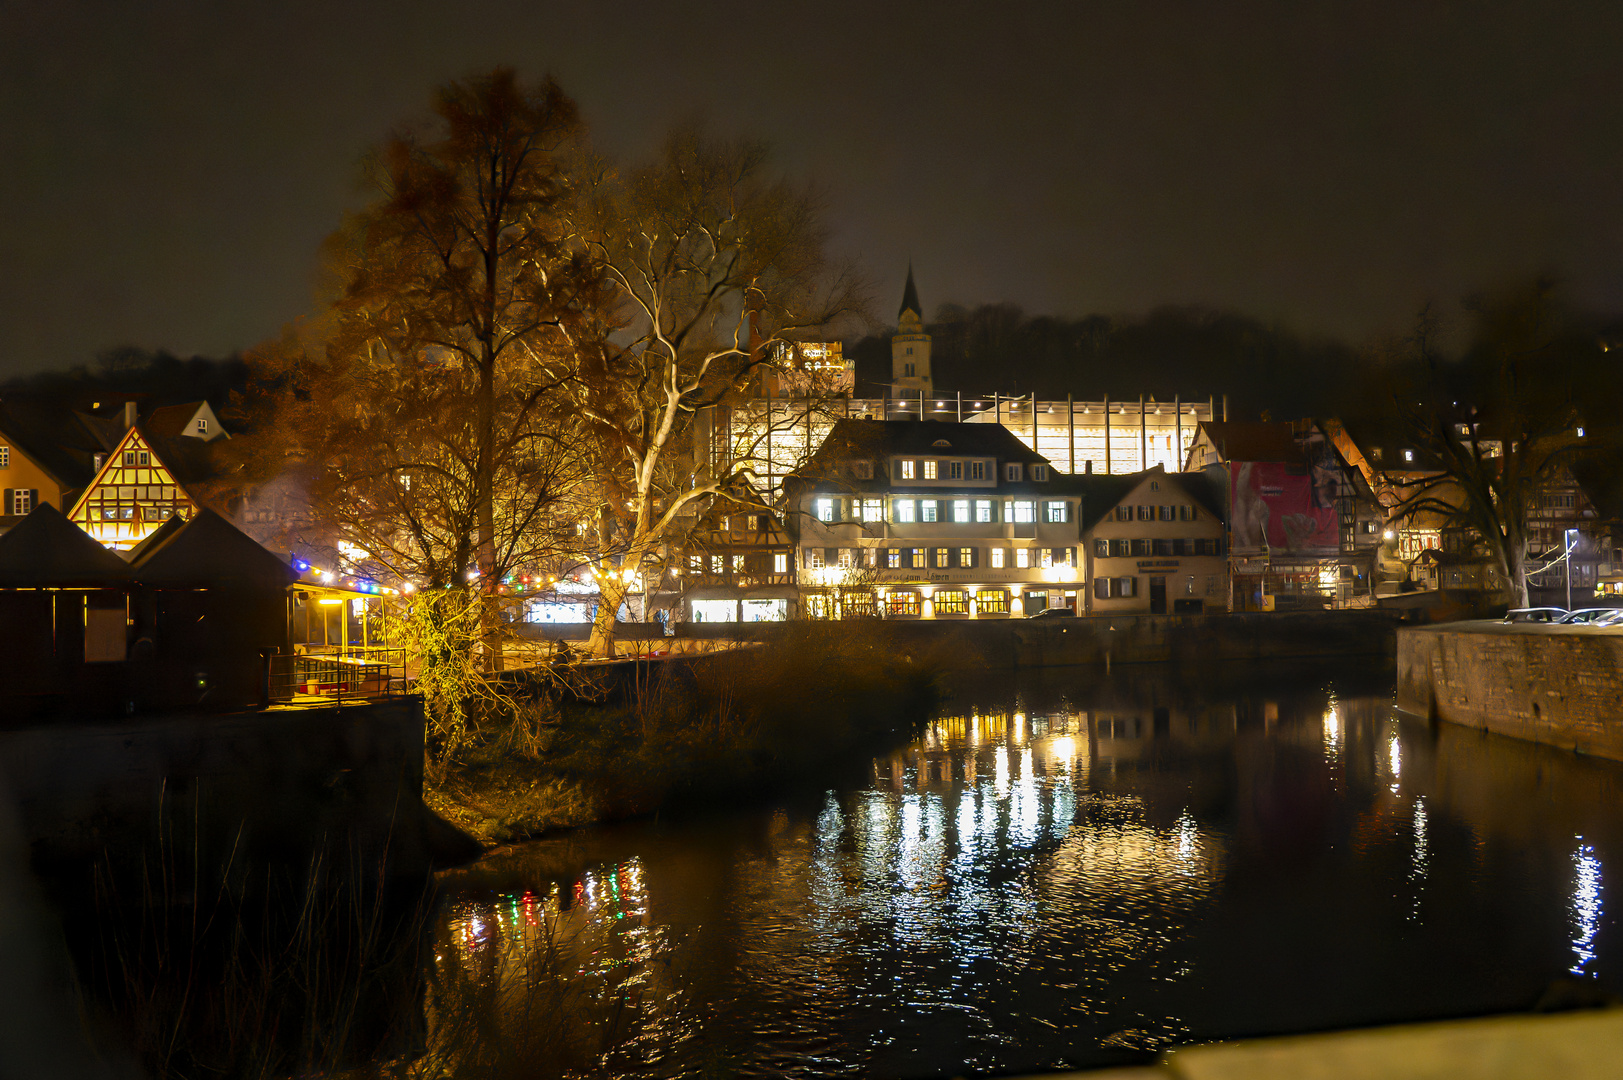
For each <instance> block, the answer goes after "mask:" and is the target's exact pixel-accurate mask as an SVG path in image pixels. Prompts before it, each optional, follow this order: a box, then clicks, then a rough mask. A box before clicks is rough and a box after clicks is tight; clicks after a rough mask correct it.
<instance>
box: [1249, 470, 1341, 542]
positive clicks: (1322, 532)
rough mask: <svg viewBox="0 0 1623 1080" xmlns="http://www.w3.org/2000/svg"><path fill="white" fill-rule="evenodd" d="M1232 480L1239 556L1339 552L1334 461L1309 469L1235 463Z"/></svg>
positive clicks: (1339, 534) (1339, 539)
mask: <svg viewBox="0 0 1623 1080" xmlns="http://www.w3.org/2000/svg"><path fill="white" fill-rule="evenodd" d="M1230 475H1231V476H1232V479H1233V490H1232V492H1231V502H1230V506H1231V507H1232V509H1233V516H1232V517H1231V518H1230V519H1229V520H1230V522H1231V523H1232V530H1233V544H1232V550H1233V551H1234V552H1235V554H1239V555H1256V554H1262V553H1265V552H1267V553H1272V554H1282V553H1289V554H1299V555H1310V556H1314V557H1322V556H1326V555H1334V554H1336V553H1337V552H1338V551H1339V550H1340V547H1341V533H1340V522H1339V519H1338V518H1337V515H1336V469H1335V465H1334V463H1333V462H1326V463H1325V464H1324V465H1322V466H1315V467H1314V468H1311V469H1307V470H1304V469H1302V468H1301V467H1300V466H1297V467H1292V466H1288V465H1286V464H1284V463H1283V462H1277V461H1245V462H1235V463H1234V464H1233V465H1232V466H1231V467H1230Z"/></svg>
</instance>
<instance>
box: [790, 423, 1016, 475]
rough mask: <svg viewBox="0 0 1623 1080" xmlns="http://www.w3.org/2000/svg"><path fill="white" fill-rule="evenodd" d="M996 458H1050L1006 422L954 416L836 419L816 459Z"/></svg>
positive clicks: (816, 460)
mask: <svg viewBox="0 0 1623 1080" xmlns="http://www.w3.org/2000/svg"><path fill="white" fill-rule="evenodd" d="M909 456H913V457H932V456H933V457H991V458H997V459H998V460H999V461H1018V462H1021V463H1029V464H1034V465H1046V464H1048V459H1047V458H1045V457H1043V456H1042V455H1041V454H1039V453H1037V452H1036V451H1035V450H1033V449H1031V447H1029V446H1027V445H1026V444H1025V443H1023V442H1021V441H1020V440H1019V439H1018V438H1016V437H1015V435H1014V433H1013V432H1011V431H1010V430H1009V429H1008V428H1006V427H1004V426H1003V425H1002V424H973V423H969V422H968V421H965V422H964V423H956V422H954V421H950V420H858V419H842V420H836V421H834V426H833V427H832V428H830V429H829V433H828V437H827V438H826V439H824V440H823V445H821V446H819V447H818V448H817V452H816V453H815V454H813V455H812V461H813V462H818V461H825V462H832V461H838V460H842V459H845V458H861V457H869V458H884V457H909Z"/></svg>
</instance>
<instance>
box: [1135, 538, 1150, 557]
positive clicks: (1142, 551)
mask: <svg viewBox="0 0 1623 1080" xmlns="http://www.w3.org/2000/svg"><path fill="white" fill-rule="evenodd" d="M1151 550H1152V549H1151V547H1150V542H1149V541H1148V540H1145V539H1140V540H1134V541H1133V554H1134V555H1137V556H1146V555H1149V554H1150V553H1151Z"/></svg>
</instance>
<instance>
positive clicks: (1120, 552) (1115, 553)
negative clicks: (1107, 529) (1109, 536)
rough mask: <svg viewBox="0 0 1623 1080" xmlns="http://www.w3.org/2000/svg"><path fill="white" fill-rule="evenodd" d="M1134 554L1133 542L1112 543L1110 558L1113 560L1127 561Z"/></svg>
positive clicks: (1114, 541)
mask: <svg viewBox="0 0 1623 1080" xmlns="http://www.w3.org/2000/svg"><path fill="white" fill-rule="evenodd" d="M1132 553H1133V542H1132V541H1131V540H1112V541H1110V557H1111V558H1112V559H1125V558H1127V557H1128V556H1129V555H1131V554H1132Z"/></svg>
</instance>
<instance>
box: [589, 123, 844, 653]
mask: <svg viewBox="0 0 1623 1080" xmlns="http://www.w3.org/2000/svg"><path fill="white" fill-rule="evenodd" d="M580 222H581V235H582V237H583V239H584V241H585V243H586V245H587V250H588V251H589V252H590V253H591V254H592V256H593V257H594V258H595V259H596V260H597V261H598V263H599V264H600V265H601V266H602V268H603V270H604V272H605V274H606V275H607V277H608V278H609V280H610V281H611V282H612V283H613V285H614V286H615V293H614V299H615V301H616V305H617V306H616V309H615V318H613V319H611V320H606V321H605V322H603V323H600V324H599V325H598V327H597V329H598V334H597V336H596V337H595V338H594V339H593V340H591V341H589V342H583V346H582V350H581V354H580V363H581V367H580V377H579V378H578V379H577V380H575V381H574V382H572V383H571V384H570V386H569V391H570V393H571V394H572V395H573V396H574V403H575V406H576V408H578V410H579V414H580V416H581V418H582V421H583V429H582V435H583V438H582V447H583V452H584V458H583V461H584V463H585V465H586V467H587V468H588V469H589V471H590V473H591V484H592V490H593V495H592V515H591V521H590V527H589V530H588V532H587V540H588V541H589V544H590V545H591V550H590V551H589V552H588V554H587V557H588V558H590V559H591V560H592V561H593V562H594V563H596V564H597V565H598V567H599V570H598V581H599V585H600V586H601V589H602V599H601V602H600V604H599V606H598V611H597V618H596V621H595V623H594V625H593V628H592V639H591V649H592V651H593V653H594V654H596V655H610V654H612V651H613V647H614V646H613V641H614V623H615V618H616V613H617V611H618V609H619V607H620V604H621V602H622V600H623V599H624V597H625V595H626V593H627V592H628V591H630V589H631V587H632V583H633V582H634V581H635V579H636V577H637V576H638V575H639V574H641V573H643V572H645V571H646V570H648V569H649V568H650V566H651V565H652V561H653V560H655V559H656V558H657V556H658V554H659V553H660V551H661V549H662V548H663V547H664V546H666V545H668V544H669V543H670V542H672V541H673V540H674V539H676V538H678V537H680V536H681V535H682V533H683V532H684V531H685V530H686V529H687V528H688V526H689V525H690V524H691V522H692V520H693V519H692V517H691V515H692V514H693V512H694V510H695V509H696V508H697V507H698V505H699V504H700V503H702V501H703V500H705V499H707V498H708V497H709V496H712V495H714V494H716V493H719V492H723V491H725V492H727V493H728V494H729V496H730V497H731V498H733V499H734V500H743V501H745V502H746V503H747V502H748V501H749V500H751V499H755V500H763V499H764V498H765V497H766V492H765V491H764V490H763V489H762V487H761V486H760V485H759V484H758V483H757V482H756V481H757V480H758V478H759V475H760V473H761V472H762V465H763V455H764V452H765V444H766V442H767V440H768V438H769V434H768V433H769V431H770V429H771V427H772V426H774V425H766V426H763V428H762V429H761V430H760V431H758V432H757V433H756V434H755V437H754V439H753V441H752V442H751V444H749V445H745V446H737V445H734V446H731V447H729V448H728V451H727V452H726V453H725V454H722V455H719V457H718V455H716V454H713V453H712V452H711V447H710V445H708V444H709V443H710V439H711V435H710V432H711V429H712V428H713V427H714V426H715V425H717V424H721V423H724V421H722V420H721V419H720V418H719V416H718V413H719V410H721V409H722V408H724V407H725V406H727V405H728V404H730V403H733V402H735V401H736V400H737V399H738V397H739V395H740V394H741V392H742V391H743V390H744V388H745V387H746V385H747V384H748V383H749V382H750V381H751V380H752V379H754V378H757V377H759V376H760V375H762V374H763V372H764V371H765V369H767V368H769V367H770V366H772V365H774V364H788V363H793V358H794V356H795V343H796V342H798V341H803V340H808V339H813V338H816V337H817V336H818V335H820V334H826V333H827V332H828V330H829V328H830V326H831V325H832V324H834V323H836V322H837V321H839V320H841V319H844V318H849V317H853V316H855V315H857V314H858V313H860V312H861V311H862V309H863V306H864V302H865V300H864V295H863V290H862V287H861V283H860V281H859V279H858V278H857V277H856V275H855V274H854V273H852V272H851V271H850V270H849V269H846V268H841V267H838V266H835V265H833V264H832V263H831V262H830V260H829V259H828V257H827V255H826V253H825V250H824V245H825V240H826V229H825V227H824V225H823V223H822V220H821V213H820V205H819V201H818V198H817V196H816V194H815V192H813V191H811V190H809V189H807V188H804V187H801V186H797V185H794V184H792V183H790V182H788V181H786V180H784V179H781V178H779V177H777V176H775V175H773V174H772V173H771V171H770V169H769V157H768V154H767V151H766V148H765V147H764V146H763V145H761V144H760V143H757V142H753V141H750V140H721V139H714V138H711V137H708V136H706V135H705V134H704V133H703V132H702V131H700V130H698V129H696V128H685V129H681V130H679V131H677V132H676V133H675V134H673V135H672V136H671V137H670V138H669V139H668V140H667V141H666V143H665V144H664V146H663V147H662V149H661V151H660V153H659V154H658V156H657V157H656V158H655V159H654V160H653V161H651V162H650V163H648V164H646V165H644V166H642V167H640V168H635V169H632V170H629V171H628V172H626V173H624V174H621V175H615V176H604V177H603V178H602V179H601V181H600V182H599V183H598V184H597V185H596V186H595V188H594V189H593V190H592V191H591V192H590V193H589V195H588V198H587V199H586V201H585V202H584V204H583V206H582V208H581V218H580ZM814 399H815V395H813V396H812V397H811V398H808V399H807V400H806V401H805V402H803V405H802V407H803V408H815V407H816V404H815V400H814ZM793 422H795V421H793V420H791V419H789V418H788V417H785V418H783V419H780V420H779V421H778V422H777V424H779V425H787V424H789V423H793ZM762 509H763V510H764V509H766V507H765V506H764V504H763V506H762Z"/></svg>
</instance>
